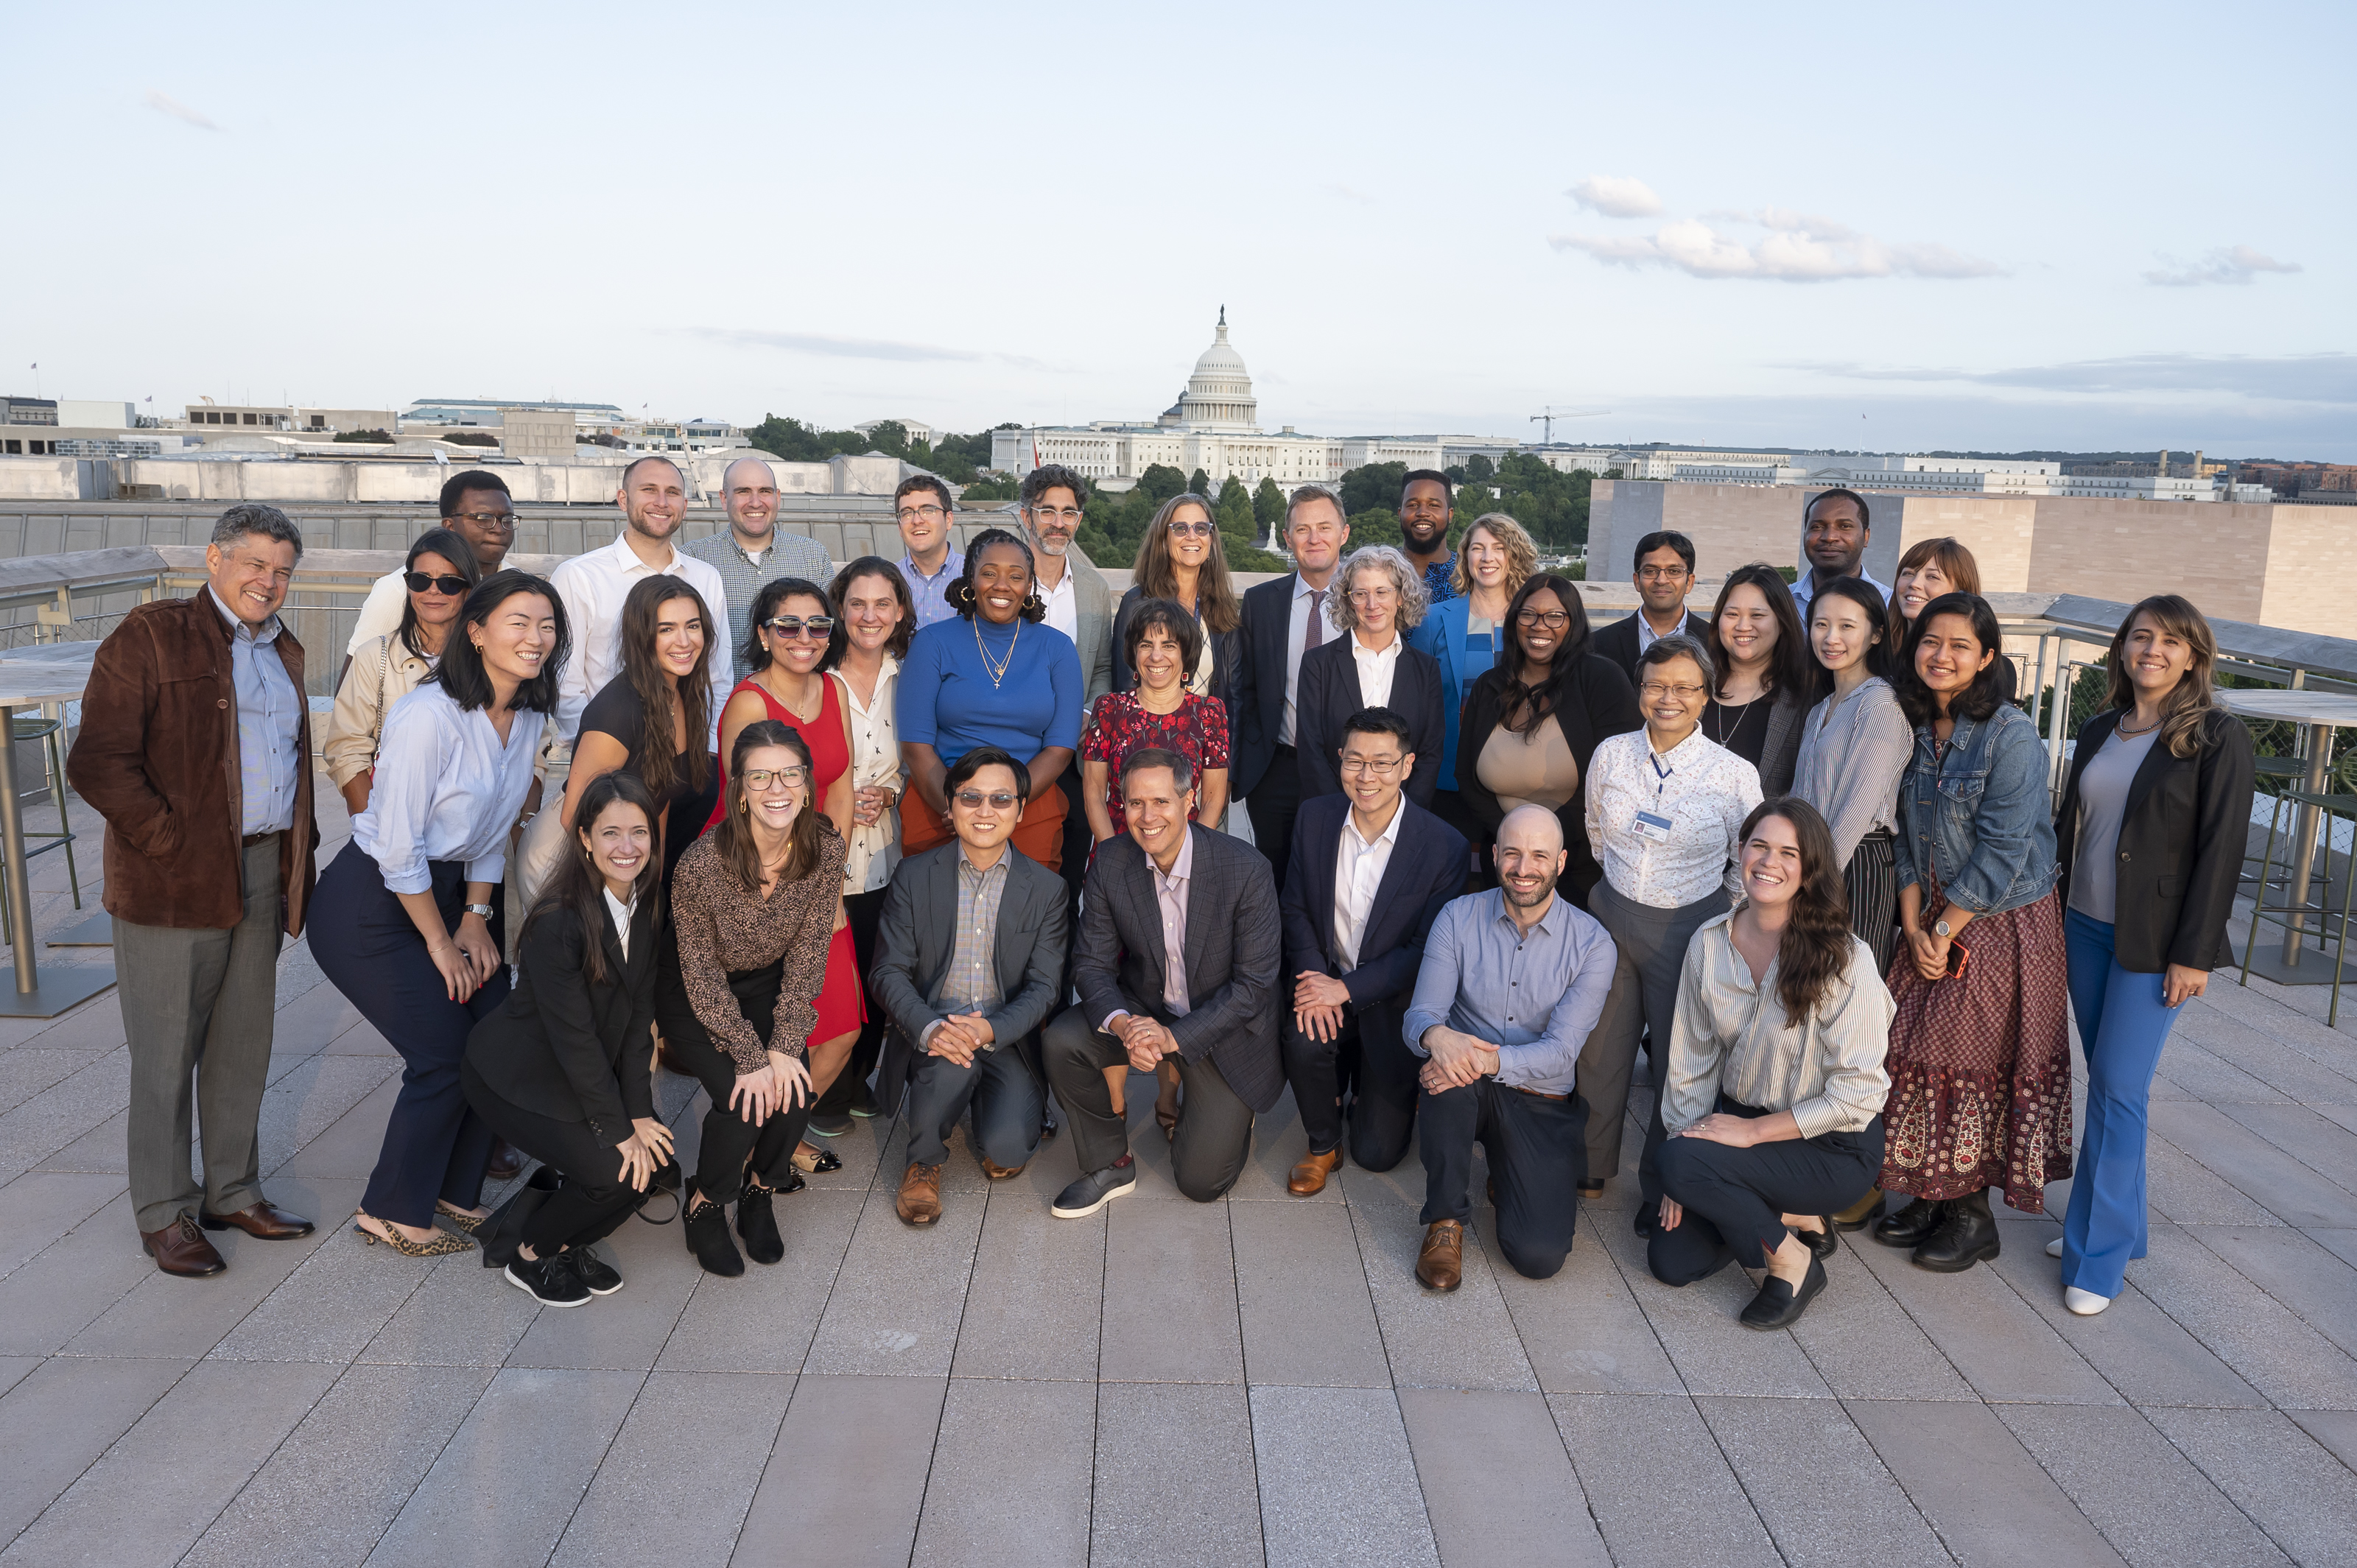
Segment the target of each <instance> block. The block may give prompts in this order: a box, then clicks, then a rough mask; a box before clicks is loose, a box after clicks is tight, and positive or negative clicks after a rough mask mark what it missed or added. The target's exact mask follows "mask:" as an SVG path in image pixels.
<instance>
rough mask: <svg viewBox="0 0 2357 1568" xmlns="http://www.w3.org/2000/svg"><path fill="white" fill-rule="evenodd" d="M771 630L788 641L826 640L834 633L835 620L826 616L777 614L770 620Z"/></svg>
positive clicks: (774, 634)
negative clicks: (803, 616) (806, 616)
mask: <svg viewBox="0 0 2357 1568" xmlns="http://www.w3.org/2000/svg"><path fill="white" fill-rule="evenodd" d="M770 635H772V636H774V637H781V638H783V639H786V640H787V641H788V642H795V641H810V642H824V641H825V640H826V639H828V638H830V637H833V636H834V621H832V620H830V619H828V618H826V617H824V616H812V617H810V618H807V619H805V618H802V617H801V616H776V617H773V618H771V619H770Z"/></svg>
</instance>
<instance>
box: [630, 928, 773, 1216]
mask: <svg viewBox="0 0 2357 1568" xmlns="http://www.w3.org/2000/svg"><path fill="white" fill-rule="evenodd" d="M784 983H785V961H784V960H783V959H780V960H779V961H778V962H776V963H773V964H771V965H770V966H769V967H768V968H767V969H757V970H748V971H745V972H740V973H735V974H731V975H730V976H729V977H728V989H729V990H730V991H732V992H734V993H736V996H737V1009H738V1010H739V1011H740V1012H742V1013H743V1014H744V1015H745V1017H746V1019H747V1021H748V1022H749V1023H750V1024H751V1025H752V1026H753V1027H754V1028H755V1029H757V1030H759V1031H760V1035H761V1037H762V1038H763V1039H765V1040H766V1039H768V1038H769V1037H770V1029H771V1027H772V1026H774V1024H775V1021H776V1016H777V1010H778V992H779V990H780V987H781V986H782V985H783V984H784ZM655 1024H656V1026H657V1027H658V1028H660V1029H662V1037H663V1041H664V1043H665V1044H666V1045H668V1046H670V1047H671V1059H672V1061H673V1064H674V1065H676V1066H677V1067H678V1068H680V1069H681V1070H683V1071H685V1072H691V1073H694V1075H695V1077H696V1079H697V1081H698V1082H700V1083H702V1084H703V1085H704V1092H705V1094H707V1095H709V1096H710V1097H711V1099H712V1109H710V1110H709V1111H706V1112H705V1113H704V1137H703V1143H702V1145H701V1146H700V1147H699V1148H698V1150H697V1152H696V1156H695V1176H694V1185H695V1190H696V1191H697V1192H698V1193H701V1194H702V1195H703V1196H704V1197H708V1198H710V1199H711V1200H712V1201H713V1202H715V1203H734V1202H735V1201H736V1200H737V1196H738V1195H739V1194H741V1193H742V1192H743V1191H744V1190H745V1173H746V1170H747V1169H748V1165H749V1167H750V1169H751V1171H752V1173H753V1175H754V1176H757V1177H759V1179H760V1182H761V1185H762V1186H764V1187H776V1186H778V1185H779V1184H780V1183H781V1182H783V1181H784V1180H785V1179H786V1174H787V1173H788V1172H789V1171H791V1169H792V1168H793V1159H794V1150H795V1148H796V1147H797V1146H799V1145H800V1144H801V1143H802V1129H803V1128H805V1127H807V1126H809V1125H810V1118H811V1112H810V1105H809V1103H808V1102H807V1101H805V1102H804V1103H802V1104H801V1105H797V1106H794V1107H791V1109H788V1110H785V1111H780V1112H777V1113H776V1114H775V1115H773V1116H771V1117H770V1119H769V1120H768V1121H766V1122H762V1123H761V1124H760V1125H759V1127H756V1126H754V1125H753V1124H752V1123H751V1122H748V1121H746V1120H745V1115H744V1112H742V1111H741V1110H736V1111H732V1110H730V1109H729V1106H728V1095H729V1091H730V1090H733V1089H735V1088H736V1086H737V1061H736V1058H733V1057H731V1056H730V1055H729V1054H728V1053H727V1052H726V1051H724V1050H722V1049H721V1048H720V1047H718V1046H717V1045H716V1044H714V1043H713V1039H712V1036H711V1034H710V1033H709V1032H708V1031H707V1030H706V1029H705V1026H704V1021H703V1020H702V1019H700V1018H698V1017H697V1016H696V1015H695V1009H694V1007H693V1006H692V1005H690V1004H689V1003H688V1000H687V986H686V984H685V983H683V981H682V980H681V979H680V972H679V946H678V943H677V940H675V939H674V938H673V936H672V934H671V928H670V927H669V926H665V927H664V929H663V954H662V964H661V973H660V974H659V975H658V976H657V978H656V981H655Z"/></svg>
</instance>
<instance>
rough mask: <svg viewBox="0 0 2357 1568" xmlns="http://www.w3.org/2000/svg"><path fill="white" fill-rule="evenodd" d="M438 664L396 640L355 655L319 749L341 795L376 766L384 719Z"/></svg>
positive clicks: (380, 641)
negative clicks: (340, 790)
mask: <svg viewBox="0 0 2357 1568" xmlns="http://www.w3.org/2000/svg"><path fill="white" fill-rule="evenodd" d="M433 668H434V660H431V659H422V658H420V657H418V656H417V655H416V654H414V653H412V652H410V651H409V647H408V645H407V644H406V643H404V642H403V641H402V640H401V639H400V638H399V637H398V636H397V635H396V636H391V637H375V638H371V639H369V640H368V641H366V642H363V643H361V645H360V646H359V647H358V648H357V649H355V650H353V651H352V663H351V668H350V669H349V670H346V671H344V683H343V684H342V685H340V686H339V687H337V688H336V711H335V712H334V714H331V715H329V717H328V737H327V739H326V740H324V741H322V742H321V743H320V746H319V755H320V756H321V757H324V758H326V759H327V764H328V778H330V779H334V780H335V781H336V788H337V789H342V788H343V787H344V786H345V785H347V784H349V783H350V782H351V781H352V780H353V779H357V778H359V777H360V776H361V774H363V773H366V772H367V771H368V770H369V769H370V768H373V767H375V766H376V746H377V741H378V739H379V737H381V736H382V735H383V734H384V716H385V714H389V713H391V712H393V704H394V703H397V702H399V701H401V699H402V698H404V697H406V696H407V695H409V693H412V692H414V691H415V690H417V683H418V682H420V681H423V680H425V677H426V675H427V674H428V673H429V672H431V671H432V670H433Z"/></svg>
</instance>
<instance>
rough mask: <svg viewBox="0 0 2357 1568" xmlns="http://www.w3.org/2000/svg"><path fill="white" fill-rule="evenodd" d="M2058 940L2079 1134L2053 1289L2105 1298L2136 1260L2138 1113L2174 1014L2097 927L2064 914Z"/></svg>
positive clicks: (2151, 978) (2140, 1154)
mask: <svg viewBox="0 0 2357 1568" xmlns="http://www.w3.org/2000/svg"><path fill="white" fill-rule="evenodd" d="M2062 936H2063V942H2064V950H2065V951H2066V952H2067V953H2068V954H2069V958H2070V967H2071V1009H2072V1012H2073V1013H2075V1014H2077V1015H2078V1017H2079V1045H2080V1048H2081V1049H2082V1050H2083V1051H2084V1052H2085V1053H2086V1057H2087V1133H2086V1136H2085V1137H2084V1138H2083V1140H2081V1143H2080V1146H2079V1167H2078V1170H2077V1171H2076V1172H2075V1173H2074V1174H2073V1176H2072V1179H2071V1207H2070V1209H2069V1211H2068V1212H2067V1213H2065V1214H2064V1216H2063V1218H2062V1283H2064V1284H2066V1285H2076V1286H2078V1287H2079V1288H2080V1289H2081V1290H2083V1291H2092V1292H2093V1293H2094V1294H2097V1295H2101V1296H2115V1295H2117V1294H2120V1281H2121V1279H2122V1277H2123V1276H2124V1275H2125V1274H2126V1273H2127V1266H2128V1260H2129V1259H2131V1258H2141V1257H2143V1256H2144V1253H2145V1196H2144V1145H2145V1114H2146V1108H2147V1104H2148V1102H2149V1101H2150V1100H2151V1097H2152V1075H2153V1074H2154V1073H2155V1072H2156V1071H2158V1069H2159V1067H2160V1049H2161V1047H2163V1046H2164V1045H2166V1044H2168V1043H2169V1027H2170V1026H2171V1025H2173V1024H2175V1023H2176V1022H2177V1015H2178V1014H2179V1011H2181V1009H2179V1008H2174V1007H2169V1006H2167V1005H2164V1004H2163V1003H2162V1001H2161V985H2162V982H2163V980H2164V979H2165V976H2163V975H2158V974H2137V973H2135V972H2131V971H2128V970H2125V969H2122V968H2121V967H2120V965H2119V961H2118V960H2117V959H2115V958H2114V957H2113V956H2112V928H2111V927H2109V926H2107V925H2105V924H2104V922H2103V921H2101V920H2091V919H2089V918H2087V917H2086V916H2084V915H2082V914H2081V913H2079V911H2078V910H2076V909H2066V910H2064V911H2063V915H2062Z"/></svg>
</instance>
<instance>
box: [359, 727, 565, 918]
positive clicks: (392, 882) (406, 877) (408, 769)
mask: <svg viewBox="0 0 2357 1568" xmlns="http://www.w3.org/2000/svg"><path fill="white" fill-rule="evenodd" d="M543 719H544V715H543V714H534V713H519V714H516V715H515V716H514V717H513V719H512V720H511V722H510V724H509V725H508V737H507V739H505V740H501V739H500V732H499V731H498V730H496V729H494V728H493V727H492V726H491V715H490V714H489V713H488V712H487V711H485V710H484V709H481V708H477V709H476V710H475V711H474V712H473V713H462V712H460V711H459V708H458V704H457V703H456V702H454V701H452V700H451V696H450V693H447V692H446V691H444V690H443V689H442V683H441V682H438V681H432V682H427V683H426V684H425V685H423V686H420V687H418V688H417V690H415V691H414V692H412V693H409V695H407V696H405V697H404V698H402V699H401V701H400V702H398V703H394V704H393V712H392V713H391V714H389V715H387V717H386V719H385V721H384V738H383V739H382V741H380V742H379V743H378V746H377V754H376V783H375V785H374V786H373V787H372V788H371V789H370V791H369V803H368V810H367V811H362V812H361V814H360V816H359V818H358V819H357V820H355V821H354V822H353V823H352V842H353V843H357V844H359V845H360V846H361V850H363V851H364V852H365V853H366V854H368V855H369V857H370V858H371V859H372V860H374V861H375V862H376V864H377V869H378V870H379V871H381V872H382V873H383V874H384V885H385V886H386V887H387V888H389V889H391V890H392V891H393V892H395V893H424V892H426V891H428V890H429V889H431V888H432V887H433V886H434V874H433V872H432V871H431V870H430V869H428V865H427V863H428V862H431V861H436V860H462V861H465V862H466V863H467V880H468V881H469V882H489V883H497V882H499V881H500V880H501V879H502V878H503V877H505V876H506V875H507V855H508V830H509V829H510V828H511V827H513V826H514V825H515V820H516V813H517V812H518V811H522V809H523V798H524V795H525V793H526V792H527V791H528V790H530V789H531V788H532V765H533V757H534V756H535V754H536V753H537V752H538V751H539V749H540V736H541V726H542V722H543Z"/></svg>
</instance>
